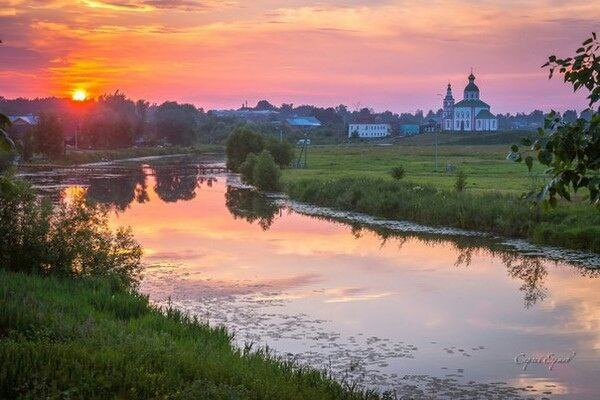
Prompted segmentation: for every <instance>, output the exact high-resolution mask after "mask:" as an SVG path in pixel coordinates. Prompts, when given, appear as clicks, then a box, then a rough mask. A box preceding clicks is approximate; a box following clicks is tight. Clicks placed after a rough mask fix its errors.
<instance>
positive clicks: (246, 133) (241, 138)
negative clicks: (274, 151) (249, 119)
mask: <svg viewBox="0 0 600 400" xmlns="http://www.w3.org/2000/svg"><path fill="white" fill-rule="evenodd" d="M226 146H227V149H226V152H227V168H229V169H230V170H231V171H233V172H239V170H240V166H241V165H242V163H243V162H244V161H245V160H246V157H247V156H248V154H250V153H255V154H258V153H260V152H261V151H262V150H263V149H264V147H265V143H264V140H263V137H262V135H260V134H259V133H257V132H255V131H253V130H252V129H250V128H248V127H238V128H236V129H235V130H234V131H233V132H232V133H231V135H229V137H228V138H227V143H226Z"/></svg>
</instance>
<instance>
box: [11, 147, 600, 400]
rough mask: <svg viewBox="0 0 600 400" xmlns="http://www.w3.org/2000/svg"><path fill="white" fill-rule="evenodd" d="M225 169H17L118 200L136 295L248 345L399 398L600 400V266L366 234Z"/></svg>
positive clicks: (424, 235)
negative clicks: (138, 256)
mask: <svg viewBox="0 0 600 400" xmlns="http://www.w3.org/2000/svg"><path fill="white" fill-rule="evenodd" d="M221 161H222V160H220V159H218V158H216V157H215V158H211V157H203V158H187V157H186V158H162V159H144V160H138V161H130V162H121V163H112V164H111V163H106V164H96V165H91V166H88V167H79V168H69V169H59V170H37V171H33V170H32V171H27V172H23V173H22V176H23V177H24V178H26V179H29V180H30V181H32V182H33V183H34V185H35V187H36V188H37V189H38V190H39V191H40V192H41V193H45V194H49V195H51V196H52V197H53V198H54V199H59V198H60V197H64V196H68V195H69V194H70V193H73V192H74V191H81V190H85V191H86V193H87V196H88V197H89V198H91V199H94V200H96V201H100V202H102V203H104V204H106V205H107V206H109V207H110V208H111V224H114V226H120V225H125V226H131V228H132V229H133V232H134V235H135V237H136V239H137V240H138V241H139V242H140V243H141V244H142V245H143V247H144V249H145V256H144V263H145V264H146V269H145V273H144V280H143V282H142V285H141V290H142V291H143V292H144V293H147V294H148V295H149V296H150V298H151V300H152V301H153V302H156V303H157V304H160V305H165V304H171V305H172V306H174V307H177V308H179V309H182V310H185V311H187V312H190V313H193V314H195V315H197V316H198V317H199V318H200V319H202V320H205V321H208V322H209V323H210V324H213V325H225V326H226V327H227V328H228V329H229V330H230V332H232V333H233V334H234V335H235V338H234V340H235V342H236V343H237V344H238V345H240V346H252V347H253V348H264V347H265V346H268V348H269V349H270V351H272V352H274V353H275V354H277V355H278V356H281V357H284V358H287V359H294V360H296V361H297V362H298V363H307V364H310V365H312V366H315V367H317V368H323V369H325V370H327V371H328V372H329V373H331V374H332V375H333V376H335V377H336V378H337V379H340V380H343V381H345V382H347V383H348V384H358V385H361V386H364V387H369V388H376V389H379V390H391V391H395V393H396V394H397V396H398V398H403V397H402V396H405V398H419V399H420V398H434V399H438V398H439V399H471V398H479V399H488V398H489V399H507V398H524V399H527V398H533V399H543V398H548V399H550V398H551V399H598V398H600V379H599V378H600V279H599V277H600V272H598V271H599V270H598V269H594V268H590V267H594V266H596V267H597V266H598V264H599V260H598V258H597V257H594V256H589V255H585V254H583V255H582V254H579V255H575V256H572V254H569V253H567V252H561V251H557V250H556V249H554V250H552V249H537V250H535V249H533V250H532V249H527V253H524V252H517V251H514V250H511V248H509V247H507V246H506V245H504V244H502V242H503V241H502V240H499V239H491V238H481V237H479V236H477V235H473V234H471V233H468V232H467V233H464V232H455V231H452V230H447V231H445V230H442V231H439V232H438V231H431V230H428V229H426V228H424V227H415V226H411V225H410V224H406V225H402V224H399V225H398V224H397V225H398V226H395V225H394V224H391V225H390V224H386V223H385V222H382V221H367V222H371V225H364V224H363V223H361V221H362V220H361V218H360V216H358V217H357V216H356V215H350V216H349V217H351V218H352V220H347V219H345V218H346V217H348V215H343V214H334V215H332V214H331V213H329V212H326V211H323V210H322V209H315V208H311V207H305V206H303V205H297V204H291V203H289V202H287V201H285V199H281V198H276V199H273V198H267V197H265V196H261V195H259V194H257V193H255V192H253V191H251V190H249V189H248V188H244V187H243V185H240V183H239V180H238V178H237V177H236V176H235V175H231V174H226V173H223V172H221V171H219V170H216V169H213V170H211V169H210V168H212V167H216V166H220V165H221V164H220V162H221ZM307 212H308V213H317V214H320V215H318V216H314V215H307V214H305V213H307ZM363 222H364V221H363ZM373 222H375V223H374V224H373ZM390 227H391V228H395V229H396V230H391V229H389V228H390ZM521 247H523V246H521ZM525 247H526V246H525ZM540 254H542V255H540ZM544 254H546V256H544ZM547 255H550V256H551V257H552V258H549V257H548V256H547ZM563 256H564V257H563ZM561 258H566V259H561ZM569 259H570V260H571V261H569ZM552 354H554V357H556V358H560V359H562V361H563V362H560V363H556V364H555V365H554V366H553V368H551V365H549V364H548V363H531V364H528V365H527V364H525V363H524V362H525V361H526V360H527V359H531V358H538V359H539V358H547V357H549V355H552ZM550 357H551V356H550ZM550 359H551V358H550Z"/></svg>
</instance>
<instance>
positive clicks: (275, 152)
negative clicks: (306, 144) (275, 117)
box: [265, 138, 294, 168]
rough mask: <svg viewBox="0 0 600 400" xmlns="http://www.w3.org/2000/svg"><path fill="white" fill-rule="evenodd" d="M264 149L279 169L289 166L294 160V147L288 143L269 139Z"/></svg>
mask: <svg viewBox="0 0 600 400" xmlns="http://www.w3.org/2000/svg"><path fill="white" fill-rule="evenodd" d="M265 148H266V149H267V150H268V151H269V153H271V155H272V156H273V158H274V159H275V162H276V163H277V165H279V166H280V167H281V168H284V167H287V166H289V165H290V164H291V163H292V160H293V159H294V147H293V146H292V145H291V144H290V143H289V142H286V141H279V140H276V139H274V138H269V139H268V140H267V144H266V146H265Z"/></svg>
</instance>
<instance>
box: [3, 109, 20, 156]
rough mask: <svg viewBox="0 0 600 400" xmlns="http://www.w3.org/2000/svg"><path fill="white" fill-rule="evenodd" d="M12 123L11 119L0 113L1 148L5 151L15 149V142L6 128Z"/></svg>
mask: <svg viewBox="0 0 600 400" xmlns="http://www.w3.org/2000/svg"><path fill="white" fill-rule="evenodd" d="M10 125H11V123H10V119H8V117H7V116H6V115H4V114H2V113H0V150H3V151H8V152H10V151H13V150H14V149H15V148H16V147H15V143H14V142H13V141H12V139H11V138H10V136H8V133H7V132H6V129H7V128H8V127H9V126H10Z"/></svg>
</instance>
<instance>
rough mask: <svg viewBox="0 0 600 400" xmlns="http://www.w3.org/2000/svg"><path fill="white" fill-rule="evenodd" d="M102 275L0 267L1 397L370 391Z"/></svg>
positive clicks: (350, 396) (285, 395) (306, 395)
mask: <svg viewBox="0 0 600 400" xmlns="http://www.w3.org/2000/svg"><path fill="white" fill-rule="evenodd" d="M256 350H258V349H252V350H251V351H250V349H249V348H247V349H236V348H234V347H232V345H231V337H230V336H229V334H228V333H227V332H226V331H225V330H223V329H214V328H210V327H208V326H207V325H206V324H204V323H200V322H198V321H196V320H193V319H190V318H188V317H187V316H185V315H183V314H181V313H179V312H177V311H175V310H172V309H168V310H163V312H160V311H159V310H157V309H155V308H153V307H151V306H150V305H149V304H148V300H147V299H146V298H145V297H144V296H142V295H140V294H137V293H135V292H128V291H124V290H122V289H116V288H114V287H113V286H112V285H111V283H110V281H109V280H108V279H106V278H80V279H72V278H71V279H70V278H56V277H42V276H35V275H25V274H20V273H14V272H8V271H5V270H2V269H0V365H2V368H1V369H0V398H3V399H9V398H10V399H42V398H43V399H210V400H218V399H223V400H225V399H256V400H258V399H305V400H313V399H314V400H319V399H327V400H334V399H347V400H354V399H356V400H359V399H377V398H379V397H378V396H376V395H375V394H374V393H365V392H361V391H355V390H351V389H348V388H346V389H345V388H344V387H343V386H342V385H341V384H340V383H337V382H335V381H333V380H331V379H329V378H328V377H327V375H326V374H325V373H323V372H319V371H315V370H312V369H308V368H305V367H299V366H297V365H295V364H293V363H290V362H285V361H279V360H277V359H275V358H274V357H273V356H272V355H271V354H270V353H268V352H266V351H265V350H264V349H263V350H261V351H256Z"/></svg>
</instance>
